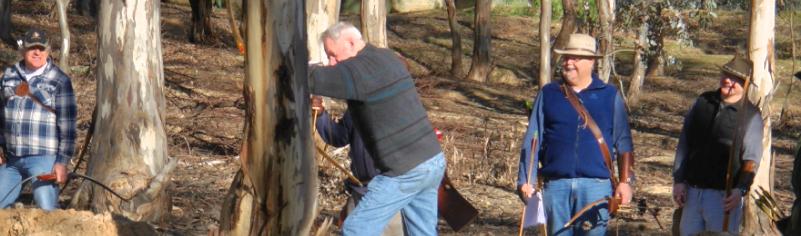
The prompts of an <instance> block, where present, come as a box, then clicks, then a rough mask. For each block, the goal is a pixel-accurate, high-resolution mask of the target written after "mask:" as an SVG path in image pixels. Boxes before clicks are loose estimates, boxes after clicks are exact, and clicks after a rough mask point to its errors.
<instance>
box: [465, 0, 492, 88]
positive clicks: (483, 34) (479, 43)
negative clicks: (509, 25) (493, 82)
mask: <svg viewBox="0 0 801 236" xmlns="http://www.w3.org/2000/svg"><path fill="white" fill-rule="evenodd" d="M491 8H492V0H476V8H475V9H476V13H475V19H474V22H475V32H474V33H473V62H472V65H471V66H470V72H468V73H467V79H468V80H473V81H477V82H482V83H483V82H486V81H487V79H488V78H489V74H490V72H491V71H492V62H491V61H490V35H491V34H490V10H491Z"/></svg>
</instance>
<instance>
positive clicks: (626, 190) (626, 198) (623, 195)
mask: <svg viewBox="0 0 801 236" xmlns="http://www.w3.org/2000/svg"><path fill="white" fill-rule="evenodd" d="M633 195H634V191H633V190H632V189H631V185H629V183H620V184H618V185H617V189H615V197H616V198H620V199H622V200H623V202H621V203H622V204H623V205H628V204H629V203H630V202H631V197H632V196H633Z"/></svg>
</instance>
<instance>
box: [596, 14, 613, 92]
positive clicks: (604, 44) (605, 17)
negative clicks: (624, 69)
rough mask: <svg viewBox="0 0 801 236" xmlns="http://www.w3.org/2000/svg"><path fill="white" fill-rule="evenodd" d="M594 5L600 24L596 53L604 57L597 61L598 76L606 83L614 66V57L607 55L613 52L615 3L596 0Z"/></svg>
mask: <svg viewBox="0 0 801 236" xmlns="http://www.w3.org/2000/svg"><path fill="white" fill-rule="evenodd" d="M596 3H597V5H598V21H600V23H601V33H600V34H599V37H598V38H599V39H600V47H599V48H598V52H599V53H600V54H602V55H604V57H602V58H600V59H598V76H599V77H601V80H603V81H604V82H607V81H609V75H610V74H611V73H612V67H613V66H614V63H613V62H614V55H610V54H609V53H611V52H612V51H614V50H615V44H614V38H613V35H614V28H613V27H612V25H613V24H614V23H615V1H614V0H596Z"/></svg>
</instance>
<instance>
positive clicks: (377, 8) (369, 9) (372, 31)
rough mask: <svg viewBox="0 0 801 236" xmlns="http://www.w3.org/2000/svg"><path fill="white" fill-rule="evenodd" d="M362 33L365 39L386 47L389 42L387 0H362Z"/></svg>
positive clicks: (377, 45)
mask: <svg viewBox="0 0 801 236" xmlns="http://www.w3.org/2000/svg"><path fill="white" fill-rule="evenodd" d="M361 11H362V12H361V17H362V20H361V23H362V31H363V32H362V33H363V35H364V39H365V41H367V42H369V43H370V44H372V45H374V46H376V47H380V48H386V47H387V46H389V45H388V44H387V0H362V6H361Z"/></svg>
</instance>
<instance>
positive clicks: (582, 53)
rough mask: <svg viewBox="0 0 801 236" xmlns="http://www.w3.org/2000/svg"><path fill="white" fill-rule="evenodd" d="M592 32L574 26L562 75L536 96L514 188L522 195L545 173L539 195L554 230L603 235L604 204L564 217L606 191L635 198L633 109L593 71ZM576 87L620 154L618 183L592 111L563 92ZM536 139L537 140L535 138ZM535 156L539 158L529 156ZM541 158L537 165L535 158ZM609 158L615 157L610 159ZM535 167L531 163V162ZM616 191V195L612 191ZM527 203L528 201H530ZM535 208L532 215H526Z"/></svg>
mask: <svg viewBox="0 0 801 236" xmlns="http://www.w3.org/2000/svg"><path fill="white" fill-rule="evenodd" d="M595 44H596V43H595V39H594V38H593V37H592V36H589V35H586V34H572V35H570V38H569V39H568V43H567V46H565V48H563V49H557V50H556V52H557V53H559V54H562V80H561V81H555V82H552V83H549V84H548V85H545V86H543V88H542V89H541V90H540V92H539V94H537V97H536V99H535V101H534V109H533V110H532V113H531V116H530V118H529V124H528V130H527V131H526V135H525V137H524V138H523V148H522V151H521V152H520V166H519V169H518V180H517V181H518V182H517V188H518V192H519V194H520V195H521V198H522V199H524V201H526V202H528V200H527V199H530V198H531V197H532V195H533V194H534V193H535V189H534V186H533V183H537V181H536V178H537V176H538V175H539V176H542V178H543V182H544V185H543V189H542V200H543V206H544V207H545V212H546V214H545V215H546V216H547V226H548V231H547V232H548V234H550V235H604V234H605V233H606V226H607V225H608V222H609V211H608V206H607V205H606V204H602V205H600V206H598V207H593V208H592V209H591V210H590V211H587V212H585V213H582V215H581V217H580V218H578V221H579V222H576V223H574V224H573V225H571V226H570V227H565V226H564V225H565V224H566V223H567V222H568V221H569V220H570V218H571V217H573V216H575V215H578V214H580V213H581V212H579V210H581V209H582V208H584V207H585V206H587V205H589V204H590V203H592V202H595V201H597V200H601V199H603V198H605V197H617V198H620V199H621V200H622V204H629V202H630V201H631V198H632V194H633V192H632V189H631V185H632V184H633V183H632V180H633V174H632V173H631V165H632V163H633V160H632V158H633V157H632V153H633V146H632V142H631V130H630V129H629V125H628V113H627V112H626V109H625V104H624V103H623V98H622V97H621V95H620V93H619V92H618V90H617V89H616V88H615V87H614V86H611V85H607V84H606V83H604V82H603V81H602V80H600V79H599V78H598V76H597V75H595V74H593V73H592V69H593V65H594V63H595V59H596V58H598V57H600V56H599V55H598V54H597V53H596V49H595V48H596V47H595ZM567 92H570V93H574V94H575V96H576V97H578V98H577V100H579V101H580V102H581V103H582V104H583V106H584V107H586V110H587V113H589V114H588V115H589V116H590V117H591V118H592V119H593V120H594V121H595V123H597V125H598V128H599V129H600V133H601V134H600V135H602V137H603V138H602V139H601V140H606V141H604V144H603V145H606V147H607V149H608V150H610V152H611V153H610V154H609V155H610V157H609V159H610V162H611V161H612V158H614V154H617V156H618V158H617V163H618V170H619V173H620V184H618V186H617V189H612V184H611V181H610V174H611V173H610V170H609V168H607V166H606V164H605V159H606V157H604V154H603V153H602V150H601V148H600V145H599V144H598V140H599V139H596V138H595V136H594V135H593V133H592V132H591V130H590V127H588V125H587V119H586V118H585V117H582V116H581V114H580V113H579V112H578V111H577V109H575V108H574V107H573V106H572V105H571V103H570V101H569V100H568V99H567V98H566V96H567V95H568V94H567ZM533 139H536V140H537V142H536V143H535V146H532V140H533ZM532 154H534V155H533V156H535V157H537V158H536V159H533V158H531V157H532ZM538 163H539V164H542V167H541V168H539V169H538V168H537V164H538ZM610 165H611V163H610ZM529 168H531V169H532V170H529ZM613 190H614V191H615V192H614V193H615V195H616V196H612V193H613V192H612V191H613ZM533 205H534V204H527V206H526V207H530V206H531V207H533ZM529 217H533V216H527V218H529Z"/></svg>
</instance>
